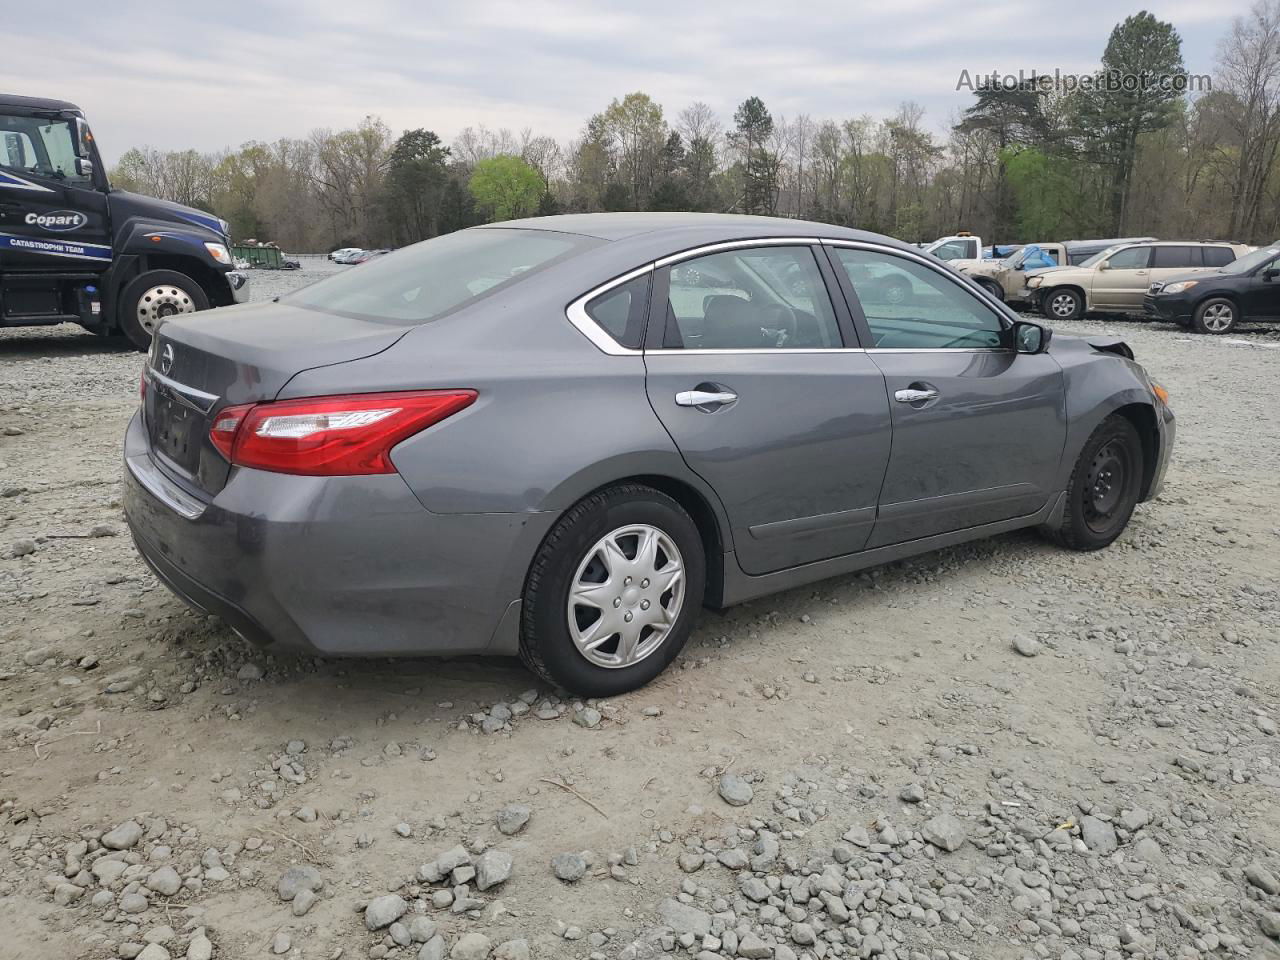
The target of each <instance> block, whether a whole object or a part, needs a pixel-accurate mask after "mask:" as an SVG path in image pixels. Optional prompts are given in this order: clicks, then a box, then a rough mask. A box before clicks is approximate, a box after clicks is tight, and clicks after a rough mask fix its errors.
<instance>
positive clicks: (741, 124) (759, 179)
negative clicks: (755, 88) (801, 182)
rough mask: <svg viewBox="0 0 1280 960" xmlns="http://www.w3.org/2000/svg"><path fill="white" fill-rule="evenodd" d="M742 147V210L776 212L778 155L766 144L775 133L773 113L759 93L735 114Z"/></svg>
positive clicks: (742, 104)
mask: <svg viewBox="0 0 1280 960" xmlns="http://www.w3.org/2000/svg"><path fill="white" fill-rule="evenodd" d="M733 122H734V125H735V126H736V127H737V137H736V140H737V145H738V148H739V149H740V150H741V151H742V212H743V213H772V212H773V209H774V204H775V202H776V199H777V193H778V190H777V187H778V180H777V166H778V165H777V158H775V157H772V156H770V154H769V152H768V150H767V149H766V148H765V144H766V143H767V142H768V139H769V136H770V135H771V134H772V133H773V117H772V116H771V115H770V114H769V110H768V108H767V107H765V105H764V101H763V100H761V99H760V98H759V97H748V98H747V99H746V100H744V101H742V103H741V104H740V105H739V106H738V109H737V111H736V112H735V113H734V115H733Z"/></svg>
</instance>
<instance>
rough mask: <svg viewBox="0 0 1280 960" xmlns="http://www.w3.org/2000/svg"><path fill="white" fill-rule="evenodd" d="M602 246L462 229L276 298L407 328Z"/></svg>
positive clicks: (544, 233) (561, 236) (576, 239)
mask: <svg viewBox="0 0 1280 960" xmlns="http://www.w3.org/2000/svg"><path fill="white" fill-rule="evenodd" d="M603 242H604V241H603V240H598V239H596V238H595V237H583V236H578V235H576V234H570V233H553V232H551V231H549V230H511V229H502V228H498V229H495V228H492V227H486V228H484V229H479V230H475V229H473V230H462V231H459V232H458V233H450V234H446V235H445V236H443V237H436V238H435V239H434V240H427V241H424V242H423V243H416V244H414V245H413V246H411V247H406V248H405V249H403V250H398V251H396V252H395V253H391V254H388V255H387V256H384V257H377V258H375V259H372V260H368V261H366V262H365V263H362V264H359V265H357V266H354V267H349V268H347V269H346V270H344V271H343V272H342V273H340V274H338V275H336V276H333V277H327V278H326V279H324V280H321V281H319V282H317V283H313V284H311V285H310V286H307V287H303V288H302V289H301V290H299V291H297V292H296V293H292V294H289V295H288V296H286V297H284V298H283V299H284V300H285V301H286V302H288V303H291V304H293V305H294V306H301V307H311V308H312V309H314V310H324V311H326V312H328V313H338V314H343V315H345V316H351V317H357V318H359V319H362V320H376V321H379V322H382V323H389V324H396V325H402V326H412V325H414V324H419V323H425V322H426V321H428V320H435V319H436V318H437V317H440V316H443V315H444V314H446V313H448V312H449V311H451V310H456V309H457V308H459V307H462V306H465V305H466V304H469V303H472V302H473V301H475V300H479V299H480V298H481V297H484V296H487V295H489V294H491V293H494V292H496V291H498V290H502V289H505V288H506V287H509V286H511V285H512V284H513V283H518V282H519V281H520V280H521V279H523V278H524V277H528V276H529V275H531V274H533V273H536V272H537V271H538V270H543V269H546V268H547V267H549V266H551V265H552V264H554V263H558V262H560V261H561V260H565V259H568V258H569V257H571V256H574V255H575V254H577V253H581V252H582V251H584V250H586V249H588V248H590V247H594V246H597V245H598V244H601V243H603Z"/></svg>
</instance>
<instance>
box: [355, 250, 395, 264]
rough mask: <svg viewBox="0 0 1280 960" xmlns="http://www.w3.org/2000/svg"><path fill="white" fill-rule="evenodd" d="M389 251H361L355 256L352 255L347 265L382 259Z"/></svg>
mask: <svg viewBox="0 0 1280 960" xmlns="http://www.w3.org/2000/svg"><path fill="white" fill-rule="evenodd" d="M390 252H391V251H390V250H361V251H360V252H359V253H357V254H353V255H352V257H351V259H350V260H349V261H347V262H348V263H364V262H365V261H367V260H372V259H373V258H374V257H382V256H385V255H387V254H388V253H390Z"/></svg>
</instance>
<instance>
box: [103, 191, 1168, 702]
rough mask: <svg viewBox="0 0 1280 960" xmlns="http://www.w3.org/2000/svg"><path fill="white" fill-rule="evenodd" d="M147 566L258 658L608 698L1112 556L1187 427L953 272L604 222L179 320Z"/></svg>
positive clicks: (859, 240)
mask: <svg viewBox="0 0 1280 960" xmlns="http://www.w3.org/2000/svg"><path fill="white" fill-rule="evenodd" d="M142 391H143V399H142V404H141V409H140V410H139V411H138V413H137V414H136V415H135V416H134V418H133V420H132V422H131V423H130V424H129V428H128V433H127V435H126V437H125V449H124V456H125V468H126V469H125V472H124V479H125V509H126V512H127V514H128V518H129V525H130V527H131V528H132V531H133V535H134V538H135V540H136V542H137V545H138V549H139V551H140V552H141V554H142V556H143V557H144V558H145V560H146V561H147V563H148V564H150V566H151V567H152V569H153V570H154V571H155V573H156V574H157V576H159V577H160V579H161V580H163V581H164V582H165V583H166V584H167V585H168V586H169V587H170V588H172V589H173V591H174V592H175V593H177V594H178V595H179V596H180V597H182V598H183V599H185V600H186V601H187V602H189V603H190V604H192V605H193V606H195V607H196V608H198V609H199V610H202V611H208V612H213V613H216V614H218V615H219V616H221V617H222V618H223V619H224V620H226V621H227V622H228V623H229V624H230V625H231V626H232V627H233V628H235V630H236V631H238V632H239V633H240V634H242V635H243V636H244V637H246V638H248V639H249V640H251V641H253V642H254V643H258V644H263V645H268V644H269V645H273V646H276V647H284V648H298V649H303V650H309V651H312V652H318V653H322V654H333V655H379V656H385V655H419V654H464V653H467V654H472V653H494V654H519V655H520V656H521V657H522V658H523V660H524V662H525V663H526V664H528V666H529V667H530V668H532V669H533V670H534V671H535V672H537V673H538V674H540V675H541V676H543V677H544V678H546V679H547V680H549V681H552V682H554V683H557V684H560V685H562V686H563V687H566V688H568V689H569V690H572V691H575V692H577V693H580V694H585V695H597V696H607V695H611V694H617V693H620V692H623V691H626V690H630V689H633V688H635V687H637V686H639V685H641V684H643V683H646V682H647V681H649V680H650V679H652V678H653V677H654V676H656V675H657V674H658V673H659V672H660V671H661V670H662V669H663V668H664V667H665V666H666V665H667V664H668V663H670V662H671V660H672V659H673V658H674V657H675V656H676V654H677V653H679V651H680V648H681V647H682V646H683V645H684V643H685V641H686V640H687V639H688V636H689V633H690V630H691V629H692V627H693V623H694V620H695V618H696V617H697V614H698V610H699V608H700V607H703V606H709V607H712V608H720V607H725V606H728V605H730V604H734V603H738V602H740V601H743V600H747V599H749V598H752V597H757V596H760V595H762V594H767V593H771V592H773V591H776V590H783V589H786V588H789V587H794V586H796V585H799V584H804V583H810V582H812V581H815V580H821V579H823V578H825V577H832V576H837V575H841V574H847V573H849V572H850V571H853V570H857V569H859V568H863V567H868V566H871V565H874V564H879V563H884V562H886V561H890V560H896V559H899V558H901V557H905V556H909V555H912V554H918V553H923V552H925V551H928V550H935V549H937V548H939V547H943V546H947V545H949V544H954V543H959V542H961V541H965V540H971V539H974V538H977V537H986V536H990V535H992V534H997V533H1002V532H1004V531H1008V530H1014V529H1017V528H1020V527H1037V528H1039V529H1041V530H1042V531H1044V532H1046V533H1047V534H1048V535H1049V536H1051V537H1052V538H1053V539H1055V540H1056V541H1058V542H1059V543H1061V544H1062V545H1064V546H1066V547H1069V548H1072V549H1076V550H1094V549H1098V548H1100V547H1105V546H1107V545H1108V544H1109V543H1111V542H1112V541H1113V540H1114V539H1115V538H1116V537H1117V536H1118V535H1119V534H1120V532H1121V531H1122V530H1123V529H1124V527H1125V525H1126V524H1127V523H1128V521H1129V517H1130V515H1131V514H1132V512H1133V509H1134V506H1135V505H1136V504H1137V503H1138V502H1139V501H1142V500H1147V499H1150V498H1151V497H1153V496H1155V495H1156V493H1157V492H1158V490H1159V488H1160V485H1161V480H1162V477H1163V474H1164V471H1165V466H1166V464H1167V462H1168V459H1169V451H1170V448H1171V446H1172V443H1173V435H1174V419H1173V414H1172V413H1171V412H1170V410H1169V407H1168V405H1167V399H1168V398H1167V395H1166V393H1165V392H1164V390H1163V388H1161V387H1160V386H1159V385H1158V384H1156V383H1154V382H1153V381H1152V380H1151V379H1150V378H1149V377H1148V376H1147V373H1146V371H1145V370H1144V369H1143V368H1142V367H1141V366H1140V365H1139V364H1137V363H1136V362H1135V361H1134V359H1133V355H1132V353H1131V351H1130V350H1129V348H1128V347H1127V346H1126V345H1125V344H1124V343H1123V342H1122V341H1119V340H1116V339H1114V338H1111V337H1103V336H1093V337H1067V336H1056V337H1054V336H1051V331H1050V330H1048V329H1046V328H1045V327H1043V326H1040V325H1039V324H1035V323H1030V322H1027V321H1025V320H1022V319H1021V318H1019V317H1018V316H1017V315H1016V314H1014V313H1011V312H1009V310H1008V309H1007V308H1006V307H1005V306H1004V304H1002V303H1001V302H1000V301H999V300H996V299H993V298H992V297H991V296H989V295H988V294H987V293H985V292H984V291H983V290H982V289H981V288H979V287H977V286H976V285H974V284H973V283H972V282H971V281H969V280H968V279H966V278H965V277H963V276H961V275H960V274H958V273H956V272H955V271H953V270H951V269H949V268H948V267H947V266H946V265H945V264H943V263H941V262H940V261H938V260H935V259H933V258H932V257H930V256H928V255H927V254H922V253H920V252H919V251H918V250H916V249H914V248H912V247H909V246H907V245H905V244H902V243H898V242H897V241H895V240H890V239H888V238H886V237H882V236H877V235H875V234H870V233H863V232H860V231H855V230H846V229H842V228H838V227H832V226H827V225H823V224H817V223H805V222H801V221H795V220H775V219H767V218H753V217H737V216H715V215H702V214H639V213H637V214H588V215H580V216H565V217H548V218H545V219H534V220H520V221H513V222H509V223H501V224H495V225H493V226H485V227H476V228H473V229H470V230H465V231H462V232H460V233H454V234H450V235H448V236H444V237H439V238H437V239H435V240H429V241H426V242H425V243H420V244H417V245H415V246H412V247H408V248H406V249H404V250H401V251H398V252H396V253H393V254H390V255H388V256H386V257H381V258H379V259H378V260H376V261H373V262H370V263H368V264H366V265H364V266H362V267H360V268H359V269H358V270H352V271H348V272H346V273H343V274H340V275H336V276H334V277H332V278H329V279H326V280H323V281H320V282H319V283H316V284H313V285H311V286H309V287H305V288H303V289H301V290H298V291H297V292H295V293H292V294H290V295H288V296H285V297H281V298H280V299H278V300H276V301H273V302H270V303H260V304H249V305H245V306H239V307H231V308H226V309H221V310H216V311H213V312H212V313H200V314H196V315H193V316H191V317H185V318H182V319H177V320H171V321H169V322H166V323H165V324H164V325H163V326H162V327H161V328H160V329H159V331H158V333H157V335H156V337H155V340H154V343H153V346H152V350H151V353H150V356H149V357H148V359H147V362H146V367H145V370H144V373H143V381H142Z"/></svg>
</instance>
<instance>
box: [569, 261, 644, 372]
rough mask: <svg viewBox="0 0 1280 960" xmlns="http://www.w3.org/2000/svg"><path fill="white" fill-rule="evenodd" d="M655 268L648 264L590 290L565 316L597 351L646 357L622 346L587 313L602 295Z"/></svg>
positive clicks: (572, 305) (639, 352)
mask: <svg viewBox="0 0 1280 960" xmlns="http://www.w3.org/2000/svg"><path fill="white" fill-rule="evenodd" d="M654 267H655V264H653V263H646V264H644V265H643V266H639V267H636V268H635V269H634V270H631V271H629V272H627V273H624V274H622V276H620V277H614V278H613V279H612V280H610V281H609V282H608V283H602V284H601V285H600V286H598V287H593V288H592V289H591V290H588V291H587V292H586V293H584V294H583V295H582V296H580V297H578V299H576V300H574V301H573V302H572V303H571V304H569V306H567V307H566V308H565V316H566V317H568V318H569V322H570V323H571V324H573V325H574V326H575V327H577V329H578V332H579V333H581V334H582V335H583V336H584V337H586V338H587V339H588V340H590V341H591V342H592V343H593V344H595V346H596V349H598V350H600V351H601V352H602V353H607V354H609V356H611V357H640V356H643V355H644V351H643V350H639V349H635V348H632V347H626V346H623V345H622V344H620V343H619V342H618V341H617V340H615V339H613V336H612V335H611V334H610V333H609V332H608V331H607V330H605V328H604V327H602V326H600V324H598V323H596V322H595V321H594V320H592V319H591V315H590V314H589V313H587V304H588V303H590V302H591V301H592V300H594V299H595V298H596V297H598V296H601V295H602V294H605V293H608V292H609V291H610V290H612V289H613V288H614V287H620V286H622V285H623V284H624V283H627V282H629V281H631V280H634V279H636V277H642V276H644V275H645V274H646V273H651V272H652V271H653V269H654Z"/></svg>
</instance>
